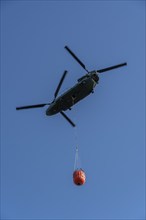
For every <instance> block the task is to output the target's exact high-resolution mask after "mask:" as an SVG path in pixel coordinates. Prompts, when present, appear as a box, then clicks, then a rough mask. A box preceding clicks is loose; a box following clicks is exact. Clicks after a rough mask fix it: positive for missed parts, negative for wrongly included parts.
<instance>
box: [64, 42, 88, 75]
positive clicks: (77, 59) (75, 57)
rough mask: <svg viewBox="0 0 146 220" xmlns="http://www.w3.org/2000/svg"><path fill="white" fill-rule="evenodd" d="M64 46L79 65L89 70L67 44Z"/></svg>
mask: <svg viewBox="0 0 146 220" xmlns="http://www.w3.org/2000/svg"><path fill="white" fill-rule="evenodd" d="M64 48H65V49H66V50H67V51H68V52H69V53H70V54H71V55H72V56H73V58H74V59H75V60H76V61H77V62H78V63H79V64H80V65H81V67H83V68H84V69H85V70H86V71H87V72H89V71H88V70H87V69H86V67H85V65H84V64H83V63H82V62H81V61H80V60H79V58H78V57H77V56H76V55H75V54H74V53H73V52H72V51H71V49H69V47H68V46H65V47H64Z"/></svg>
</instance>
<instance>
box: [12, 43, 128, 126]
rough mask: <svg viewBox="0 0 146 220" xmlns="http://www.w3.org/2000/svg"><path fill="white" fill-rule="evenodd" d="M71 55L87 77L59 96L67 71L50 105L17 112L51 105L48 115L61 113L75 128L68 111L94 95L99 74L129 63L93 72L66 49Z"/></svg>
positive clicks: (27, 107) (44, 104) (83, 77)
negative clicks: (90, 95) (67, 113)
mask: <svg viewBox="0 0 146 220" xmlns="http://www.w3.org/2000/svg"><path fill="white" fill-rule="evenodd" d="M64 48H65V49H66V50H67V51H68V52H69V53H70V55H71V56H72V57H73V58H74V59H75V60H76V61H77V62H78V63H79V64H80V66H81V67H82V68H83V69H84V70H85V71H86V72H87V73H86V74H85V75H83V76H82V77H81V78H79V79H78V80H77V83H76V84H75V85H74V86H73V87H71V88H70V89H68V90H67V91H66V92H64V93H63V94H62V95H60V96H59V97H57V96H58V93H59V91H60V88H61V86H62V84H63V82H64V79H65V77H66V75H67V73H68V72H67V70H65V71H64V73H63V75H62V77H61V79H60V81H59V84H58V86H57V88H56V91H55V93H54V99H53V101H52V102H50V103H43V104H36V105H27V106H21V107H16V110H22V109H31V108H41V107H44V106H46V105H49V107H48V108H47V110H46V115H47V116H51V115H55V114H57V113H60V114H61V115H62V116H63V117H64V118H65V119H66V120H67V121H68V122H69V123H70V124H71V125H72V126H73V127H75V126H76V125H75V123H74V122H73V121H72V120H71V119H70V118H69V117H68V116H67V115H66V114H65V113H64V111H66V110H68V109H69V110H71V108H72V106H73V105H75V104H76V103H77V102H79V101H80V100H82V99H84V98H85V97H86V96H88V95H89V94H91V93H94V88H95V86H96V85H97V84H98V82H99V76H98V75H99V74H100V73H103V72H106V71H109V70H112V69H116V68H120V67H122V66H125V65H127V63H126V62H125V63H120V64H118V65H115V66H110V67H107V68H104V69H99V70H93V71H88V70H87V68H86V66H85V65H84V63H83V62H82V61H81V60H80V59H79V58H78V57H77V56H76V55H75V53H73V51H72V50H71V49H70V48H69V47H68V46H65V47H64Z"/></svg>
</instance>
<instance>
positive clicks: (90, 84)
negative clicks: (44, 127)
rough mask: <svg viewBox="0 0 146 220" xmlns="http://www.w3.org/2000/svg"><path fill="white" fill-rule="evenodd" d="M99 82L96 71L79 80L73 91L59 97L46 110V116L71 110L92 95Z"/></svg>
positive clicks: (70, 90)
mask: <svg viewBox="0 0 146 220" xmlns="http://www.w3.org/2000/svg"><path fill="white" fill-rule="evenodd" d="M98 81H99V77H98V75H97V72H96V71H92V72H90V73H89V74H86V75H84V76H83V77H81V78H80V79H78V83H76V84H75V86H73V87H72V88H71V89H69V90H67V91H66V92H65V93H63V94H62V95H61V96H59V97H58V98H57V99H56V100H55V101H54V102H53V103H52V104H51V105H50V106H49V107H48V109H47V110H46V115H48V116H49V115H54V114H57V113H59V112H61V111H66V110H67V109H71V107H72V106H73V105H74V104H76V103H77V102H79V101H80V100H82V99H84V98H85V97H86V96H88V95H89V94H90V93H93V89H94V87H95V86H96V84H97V83H98Z"/></svg>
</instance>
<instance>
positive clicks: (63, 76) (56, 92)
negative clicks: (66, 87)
mask: <svg viewBox="0 0 146 220" xmlns="http://www.w3.org/2000/svg"><path fill="white" fill-rule="evenodd" d="M66 74H67V71H66V70H65V71H64V73H63V75H62V77H61V80H60V82H59V84H58V87H57V89H56V91H55V93H54V99H56V97H57V95H58V92H59V90H60V88H61V86H62V83H63V81H64V79H65V76H66Z"/></svg>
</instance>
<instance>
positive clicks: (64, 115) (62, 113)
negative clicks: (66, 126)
mask: <svg viewBox="0 0 146 220" xmlns="http://www.w3.org/2000/svg"><path fill="white" fill-rule="evenodd" d="M60 114H61V115H62V116H63V117H64V118H65V119H66V120H67V121H68V122H69V123H70V124H71V125H72V126H73V127H75V126H76V125H75V124H74V123H73V122H72V121H71V119H70V118H68V116H67V115H66V114H65V113H64V112H60Z"/></svg>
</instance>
